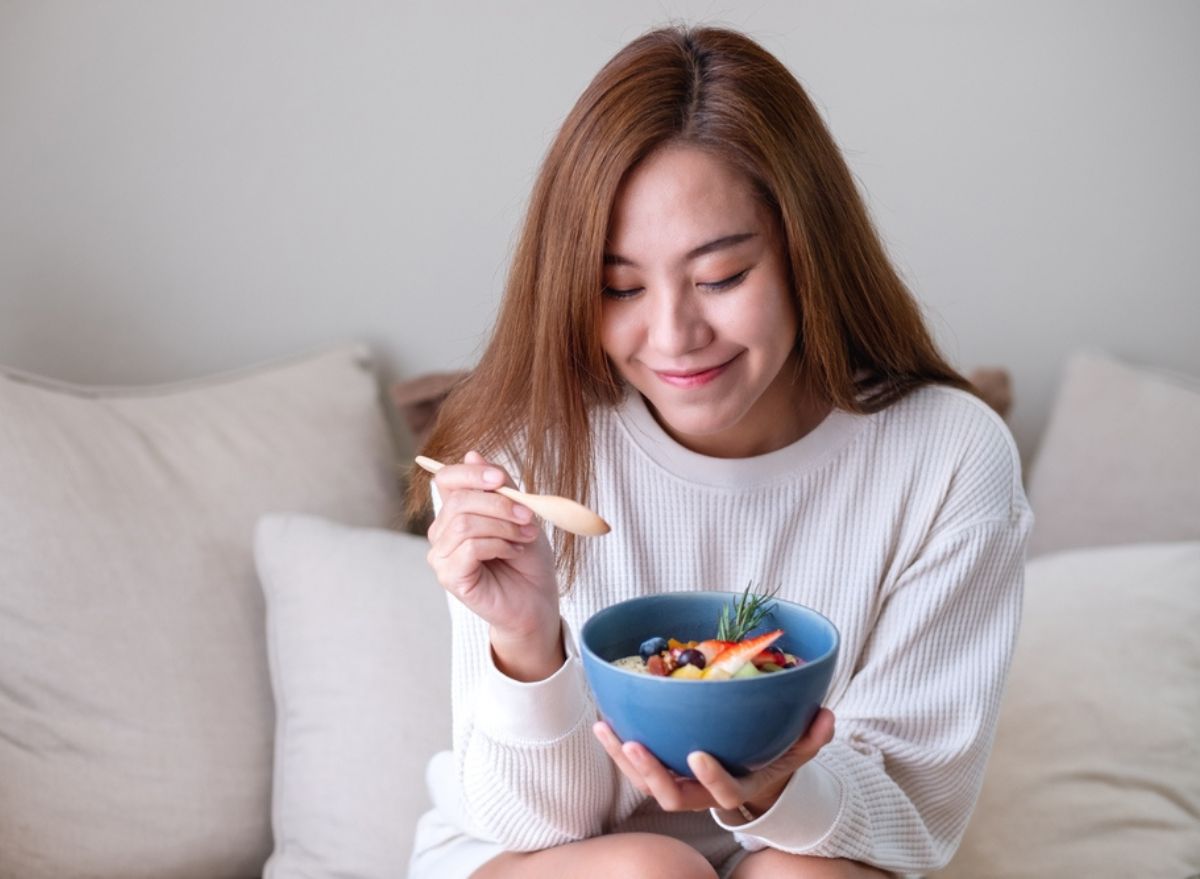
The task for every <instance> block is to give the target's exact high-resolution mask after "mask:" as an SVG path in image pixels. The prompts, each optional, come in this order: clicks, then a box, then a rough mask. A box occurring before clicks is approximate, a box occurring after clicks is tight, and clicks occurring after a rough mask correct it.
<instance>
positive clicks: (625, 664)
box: [613, 584, 804, 681]
mask: <svg viewBox="0 0 1200 879" xmlns="http://www.w3.org/2000/svg"><path fill="white" fill-rule="evenodd" d="M752 586H753V584H750V585H748V586H747V587H746V591H745V592H743V593H742V595H741V597H740V598H738V599H737V601H736V602H735V603H734V604H733V605H732V611H731V608H730V606H728V605H727V606H726V607H725V608H724V609H722V611H721V616H720V617H719V618H718V620H717V636H716V637H715V638H708V639H706V640H704V641H695V640H692V641H680V640H678V639H677V638H664V637H662V636H661V635H655V636H654V637H652V638H647V639H646V640H645V641H643V642H642V643H641V646H639V647H638V652H637V655H636V656H622V657H620V658H619V659H614V660H613V664H614V665H617V666H619V667H621V668H623V669H626V670H627V671H631V672H634V673H635V674H649V675H654V676H655V677H672V678H679V679H680V680H685V681H702V680H703V681H724V680H730V679H731V678H745V677H752V676H753V675H756V674H764V673H770V672H774V671H782V670H783V669H785V668H795V667H796V666H798V665H801V664H802V663H803V661H804V660H802V659H800V658H798V657H796V656H793V655H792V654H791V653H784V652H783V651H782V650H779V649H777V648H775V647H773V646H772V645H773V644H774V643H775V642H776V641H777V640H778V639H779V638H780V636H782V635H783V629H776V630H775V631H773V632H766V633H765V634H762V635H758V636H757V637H754V638H749V637H746V633H747V632H749V631H750V630H752V629H753V628H754V627H755V626H757V625H758V624H759V623H760V622H761V621H762V619H763V618H764V617H765V616H766V614H767V613H768V612H769V611H770V609H771V604H770V601H771V599H772V598H773V597H774V596H775V594H776V593H777V592H778V591H779V589H778V587H776V588H775V589H774V590H772V591H771V592H768V593H765V594H760V593H752V592H751V591H750V590H751V588H752Z"/></svg>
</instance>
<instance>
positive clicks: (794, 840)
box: [711, 760, 842, 854]
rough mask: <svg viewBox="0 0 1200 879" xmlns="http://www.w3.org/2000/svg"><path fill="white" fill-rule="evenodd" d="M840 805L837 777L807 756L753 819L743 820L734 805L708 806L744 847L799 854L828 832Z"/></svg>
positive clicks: (840, 786) (811, 846)
mask: <svg viewBox="0 0 1200 879" xmlns="http://www.w3.org/2000/svg"><path fill="white" fill-rule="evenodd" d="M841 809H842V782H841V780H840V779H839V778H838V777H837V776H836V775H834V773H833V772H832V771H831V770H829V769H828V768H826V767H825V766H823V765H822V764H821V763H819V762H818V761H817V760H810V761H808V762H807V763H805V764H804V765H803V766H801V767H800V768H799V769H797V770H796V771H795V772H794V773H792V778H791V780H790V781H789V782H788V783H787V787H785V788H784V789H783V792H782V793H781V794H780V795H779V799H777V800H776V801H775V803H774V804H773V805H772V806H771V808H769V809H767V811H765V812H763V813H762V814H761V815H759V816H758V817H757V818H755V819H754V820H753V821H746V820H745V819H744V818H743V817H742V814H741V812H739V811H738V810H736V809H732V810H730V809H712V810H711V814H712V817H713V820H714V821H716V822H717V824H718V825H719V826H720V827H722V828H724V829H725V830H728V831H730V832H732V833H733V834H734V837H735V838H736V839H737V841H738V842H739V843H741V845H742V847H743V848H745V849H749V850H750V851H756V850H757V849H760V848H765V847H767V846H770V847H771V848H777V849H780V850H782V851H787V852H792V853H793V854H801V853H803V852H805V851H808V850H810V849H812V848H813V847H814V846H816V845H817V844H818V843H820V842H821V841H822V840H823V839H825V837H826V836H828V835H829V831H830V830H832V829H833V825H834V822H836V821H837V817H838V814H839V813H840V812H841Z"/></svg>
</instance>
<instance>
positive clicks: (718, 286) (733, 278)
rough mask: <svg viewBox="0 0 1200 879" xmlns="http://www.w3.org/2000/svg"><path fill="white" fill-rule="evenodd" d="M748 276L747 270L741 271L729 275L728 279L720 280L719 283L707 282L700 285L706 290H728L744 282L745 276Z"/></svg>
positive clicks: (748, 271)
mask: <svg viewBox="0 0 1200 879" xmlns="http://www.w3.org/2000/svg"><path fill="white" fill-rule="evenodd" d="M748 274H750V270H749V269H742V271H740V272H738V273H737V274H736V275H730V276H729V277H728V278H722V279H721V280H720V281H707V282H703V283H701V284H700V286H701V287H703V288H704V289H706V290H728V289H730V288H731V287H736V286H737V285H738V284H740V283H742V281H743V280H745V278H746V275H748Z"/></svg>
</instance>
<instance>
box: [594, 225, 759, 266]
mask: <svg viewBox="0 0 1200 879" xmlns="http://www.w3.org/2000/svg"><path fill="white" fill-rule="evenodd" d="M756 237H758V233H757V232H738V233H737V234H736V235H722V236H721V237H720V238H714V239H713V240H712V241H709V242H708V243H707V244H701V245H700V246H699V247H696V248H693V249H692V250H689V251H688V252H687V255H686V256H685V257H684V259H685V260H686V261H688V262H690V261H691V260H693V259H696V258H698V257H701V256H704V255H705V254H709V253H712V252H713V251H716V250H724V249H725V248H726V247H733V246H734V245H737V244H741V243H742V242H743V241H749V240H750V239H751V238H756ZM604 264H605V265H606V266H632V267H633V268H637V267H638V264H637V263H635V262H634V261H633V260H631V259H629V258H628V257H624V256H621V255H620V254H618V253H605V254H604Z"/></svg>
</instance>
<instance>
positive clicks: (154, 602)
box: [0, 346, 398, 879]
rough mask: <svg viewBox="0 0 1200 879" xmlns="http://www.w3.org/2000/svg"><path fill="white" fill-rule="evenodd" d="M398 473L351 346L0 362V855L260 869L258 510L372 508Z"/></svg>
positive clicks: (266, 788) (11, 869)
mask: <svg viewBox="0 0 1200 879" xmlns="http://www.w3.org/2000/svg"><path fill="white" fill-rule="evenodd" d="M395 472H396V467H395V462H394V460H393V455H392V449H391V441H390V437H389V436H388V434H387V431H386V428H385V425H384V420H383V412H382V407H381V405H380V399H379V389H378V384H377V381H376V378H375V376H374V374H373V373H372V370H371V367H370V364H369V362H368V359H367V356H366V353H365V352H364V351H363V350H362V349H361V348H359V347H357V346H354V347H345V348H340V349H338V350H334V351H329V352H325V353H321V354H317V355H312V356H307V357H303V358H300V359H297V360H294V361H291V362H288V363H283V364H275V365H271V366H267V367H263V368H259V369H254V370H249V371H245V372H241V373H237V374H233V375H225V376H221V377H217V378H213V379H209V380H204V381H197V382H191V383H187V384H178V385H172V386H168V387H158V388H146V389H127V390H95V389H88V388H82V387H74V386H70V385H64V384H61V383H57V382H51V381H46V380H42V379H37V378H34V377H30V376H27V375H22V374H19V373H15V372H12V371H6V372H3V373H0V643H2V644H3V645H4V648H3V662H0V876H3V877H20V879H42V877H45V879H51V877H54V879H61V877H66V876H79V877H82V876H87V877H101V879H102V877H110V876H111V877H121V879H134V877H154V879H173V877H198V879H199V877H203V879H222V877H250V876H258V875H260V873H261V870H262V867H263V863H264V862H265V861H266V859H267V857H268V855H269V854H270V851H271V836H270V825H269V819H270V811H269V797H270V791H271V762H272V737H273V706H272V698H271V690H270V684H269V680H268V673H267V657H266V647H265V642H266V639H265V632H264V618H263V600H262V593H261V591H260V589H259V587H258V582H257V577H256V575H255V570H254V561H253V553H252V539H253V533H254V526H255V522H256V521H257V519H258V518H259V516H261V515H262V514H263V513H264V512H267V511H270V510H298V511H306V512H311V513H317V514H324V515H329V516H333V517H336V518H338V519H341V520H343V521H346V522H351V523H358V524H363V525H385V524H389V523H390V522H392V521H394V519H395V517H396V515H397V513H398V499H397V496H396V490H395V488H394V484H395V479H394V475H395Z"/></svg>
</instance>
